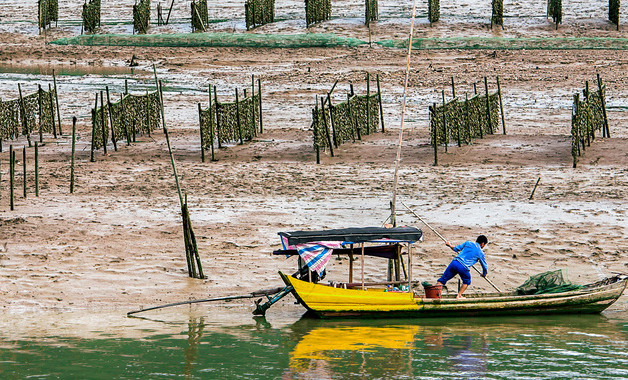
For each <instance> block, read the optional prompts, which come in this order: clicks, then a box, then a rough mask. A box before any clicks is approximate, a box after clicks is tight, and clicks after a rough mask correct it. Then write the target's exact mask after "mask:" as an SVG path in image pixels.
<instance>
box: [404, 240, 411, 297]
mask: <svg viewBox="0 0 628 380" xmlns="http://www.w3.org/2000/svg"><path fill="white" fill-rule="evenodd" d="M402 260H403V259H402ZM408 292H409V293H412V244H411V243H408Z"/></svg>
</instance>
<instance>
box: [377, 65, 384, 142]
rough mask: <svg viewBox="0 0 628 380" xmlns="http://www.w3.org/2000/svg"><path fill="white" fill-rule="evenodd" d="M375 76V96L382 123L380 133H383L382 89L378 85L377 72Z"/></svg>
mask: <svg viewBox="0 0 628 380" xmlns="http://www.w3.org/2000/svg"><path fill="white" fill-rule="evenodd" d="M375 78H376V79H377V97H378V100H379V118H380V121H381V123H382V133H384V132H385V130H384V106H383V104H382V90H381V88H380V87H379V74H377V75H376V76H375Z"/></svg>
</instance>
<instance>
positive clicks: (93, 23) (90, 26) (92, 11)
mask: <svg viewBox="0 0 628 380" xmlns="http://www.w3.org/2000/svg"><path fill="white" fill-rule="evenodd" d="M82 17H83V30H85V32H86V33H94V32H95V31H96V28H98V27H99V26H100V0H89V3H85V4H83V14H82Z"/></svg>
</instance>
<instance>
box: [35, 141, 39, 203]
mask: <svg viewBox="0 0 628 380" xmlns="http://www.w3.org/2000/svg"><path fill="white" fill-rule="evenodd" d="M35 196H36V197H38V196H39V145H38V144H37V141H35Z"/></svg>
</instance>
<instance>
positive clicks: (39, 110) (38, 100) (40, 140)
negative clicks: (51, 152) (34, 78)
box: [37, 85, 44, 143]
mask: <svg viewBox="0 0 628 380" xmlns="http://www.w3.org/2000/svg"><path fill="white" fill-rule="evenodd" d="M41 91H42V90H41V85H38V86H37V105H38V106H39V109H38V112H37V113H38V115H37V120H38V121H39V142H40V143H43V142H44V135H43V131H42V130H41V110H42V106H41Z"/></svg>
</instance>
